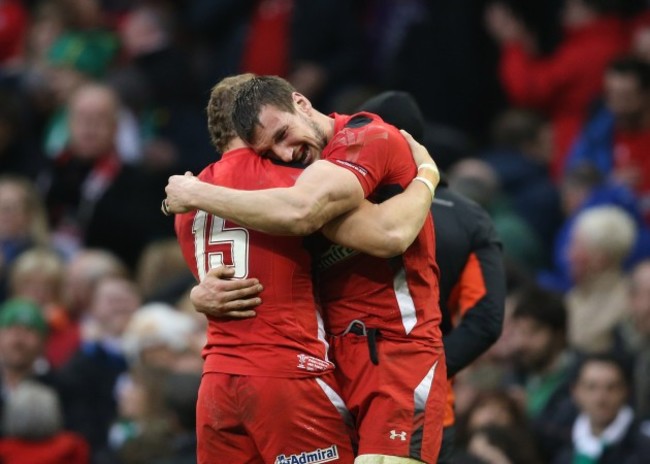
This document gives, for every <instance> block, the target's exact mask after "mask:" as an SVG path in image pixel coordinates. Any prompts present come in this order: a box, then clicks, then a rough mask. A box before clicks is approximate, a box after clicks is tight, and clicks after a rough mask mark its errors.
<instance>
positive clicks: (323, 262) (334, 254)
mask: <svg viewBox="0 0 650 464" xmlns="http://www.w3.org/2000/svg"><path fill="white" fill-rule="evenodd" d="M358 254H359V252H358V251H357V250H354V249H352V248H348V247H344V246H341V245H336V244H332V245H330V247H329V248H328V249H327V251H325V252H324V253H323V254H322V255H320V257H319V259H318V264H317V265H316V269H317V270H319V271H324V270H325V269H329V268H330V267H332V266H334V265H335V264H337V263H340V262H341V261H345V260H346V259H348V258H351V257H352V256H356V255H358Z"/></svg>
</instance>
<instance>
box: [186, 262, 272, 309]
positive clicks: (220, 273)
mask: <svg viewBox="0 0 650 464" xmlns="http://www.w3.org/2000/svg"><path fill="white" fill-rule="evenodd" d="M234 275H235V269H234V268H232V267H225V266H219V267H215V268H213V269H210V271H209V272H208V273H207V274H206V276H205V278H204V279H203V281H202V282H201V283H200V284H199V285H196V286H195V287H194V288H193V289H192V291H191V292H190V300H191V301H192V304H193V305H194V308H195V309H196V310H197V311H198V312H200V313H203V314H205V315H207V316H212V317H234V318H238V319H245V318H249V317H254V316H255V314H256V312H255V310H253V309H252V308H254V307H255V306H258V305H259V304H260V303H261V302H262V300H261V298H259V296H258V295H259V293H260V292H261V291H262V290H263V287H262V285H261V284H260V283H259V281H258V280H257V279H232V277H233V276H234Z"/></svg>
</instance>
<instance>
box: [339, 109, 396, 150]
mask: <svg viewBox="0 0 650 464" xmlns="http://www.w3.org/2000/svg"><path fill="white" fill-rule="evenodd" d="M398 134H399V131H398V130H397V129H396V128H395V127H394V126H391V125H390V124H388V123H386V122H384V120H383V119H381V118H380V117H379V116H378V115H376V114H373V113H365V112H364V113H356V114H353V115H350V116H347V117H346V118H345V120H344V121H343V124H341V125H339V127H338V131H337V132H336V133H335V134H334V137H332V140H331V141H330V143H329V148H330V149H331V150H334V149H336V148H340V147H353V146H363V145H369V144H372V143H384V142H386V141H390V140H391V139H394V137H395V136H396V135H398Z"/></svg>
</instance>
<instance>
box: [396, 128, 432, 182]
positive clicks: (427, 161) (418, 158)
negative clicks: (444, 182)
mask: <svg viewBox="0 0 650 464" xmlns="http://www.w3.org/2000/svg"><path fill="white" fill-rule="evenodd" d="M400 132H401V133H402V135H403V136H404V138H405V139H406V141H407V142H408V144H409V148H410V149H411V155H413V160H414V161H415V164H416V166H421V165H423V164H424V165H426V166H428V168H427V169H422V170H421V171H422V172H420V170H418V176H423V177H426V178H427V179H429V180H430V181H431V183H432V184H433V186H434V187H435V186H437V185H438V183H439V182H440V171H439V170H438V165H437V164H436V162H435V161H433V158H431V155H429V151H428V150H427V149H426V147H425V146H424V145H422V144H421V143H420V142H418V141H417V140H415V139H414V138H413V136H412V135H411V134H409V133H408V132H406V131H405V130H403V129H402V130H400Z"/></svg>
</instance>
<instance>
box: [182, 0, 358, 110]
mask: <svg viewBox="0 0 650 464" xmlns="http://www.w3.org/2000/svg"><path fill="white" fill-rule="evenodd" d="M188 15H189V18H190V23H189V24H190V26H191V28H192V29H193V30H194V31H197V32H198V33H199V34H200V35H201V36H202V37H201V38H202V41H203V42H204V45H205V46H206V47H207V48H208V49H209V54H210V56H208V57H207V59H208V60H209V61H208V63H206V64H207V65H208V68H209V69H208V71H207V72H206V75H205V78H206V79H205V82H206V84H204V86H203V87H204V88H206V89H208V88H210V87H211V86H212V83H214V82H218V81H220V80H221V79H222V78H224V77H226V76H229V75H234V74H239V73H246V72H251V73H254V74H258V75H277V76H280V77H283V78H285V79H287V80H288V81H289V82H291V84H292V85H294V86H295V88H296V90H297V91H298V92H300V93H302V94H303V95H305V96H306V97H307V98H309V99H310V100H311V101H312V102H313V103H314V106H315V107H317V108H318V107H322V108H324V109H326V110H328V111H329V110H331V109H332V108H331V107H330V106H329V105H328V104H327V103H328V97H330V96H331V94H332V93H333V92H337V91H340V90H341V87H343V86H345V84H347V83H349V81H350V80H351V79H352V77H351V76H354V75H358V70H359V63H360V61H361V58H362V56H361V53H362V51H361V50H362V48H361V47H362V42H361V40H360V33H359V31H358V25H357V24H358V23H357V22H356V21H355V17H354V15H353V8H352V7H351V6H350V4H349V2H346V1H342V0H261V1H256V0H245V1H237V2H214V1H212V0H199V1H194V2H192V3H191V5H190V6H189V7H188ZM332 24H336V28H332V27H331V25H332Z"/></svg>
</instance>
